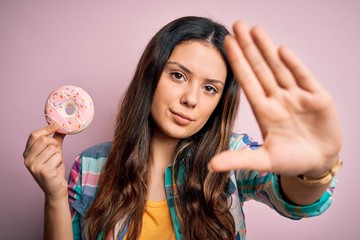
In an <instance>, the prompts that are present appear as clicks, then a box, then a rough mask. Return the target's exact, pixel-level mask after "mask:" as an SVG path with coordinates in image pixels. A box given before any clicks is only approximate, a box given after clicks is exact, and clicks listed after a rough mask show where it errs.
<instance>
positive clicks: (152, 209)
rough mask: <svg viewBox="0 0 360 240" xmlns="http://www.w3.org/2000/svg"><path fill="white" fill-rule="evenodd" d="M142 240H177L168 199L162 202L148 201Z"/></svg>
mask: <svg viewBox="0 0 360 240" xmlns="http://www.w3.org/2000/svg"><path fill="white" fill-rule="evenodd" d="M140 239H141V240H148V239H149V240H150V239H164V240H167V239H169V240H170V239H171V240H173V239H175V232H174V227H173V224H172V221H171V215H170V210H169V206H168V204H167V199H165V200H163V201H161V202H154V201H149V200H148V201H147V203H146V208H145V213H144V216H143V225H142V230H141V234H140Z"/></svg>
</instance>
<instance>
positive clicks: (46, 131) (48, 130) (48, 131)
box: [23, 123, 59, 158]
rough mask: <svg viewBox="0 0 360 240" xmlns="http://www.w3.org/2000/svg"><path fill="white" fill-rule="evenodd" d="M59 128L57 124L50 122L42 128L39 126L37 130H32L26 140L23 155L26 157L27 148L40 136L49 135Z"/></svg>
mask: <svg viewBox="0 0 360 240" xmlns="http://www.w3.org/2000/svg"><path fill="white" fill-rule="evenodd" d="M58 128H59V125H58V124H57V123H52V124H50V125H47V126H46V127H44V128H41V129H39V130H36V131H33V132H32V133H31V134H30V136H29V138H28V140H27V142H26V146H25V150H24V153H23V157H24V158H26V156H27V155H28V152H29V150H30V149H31V147H32V145H33V144H34V143H35V142H36V141H37V140H38V139H39V138H40V137H42V136H49V135H51V134H53V133H55V132H56V130H57V129H58Z"/></svg>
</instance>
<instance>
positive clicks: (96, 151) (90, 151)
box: [80, 142, 112, 158]
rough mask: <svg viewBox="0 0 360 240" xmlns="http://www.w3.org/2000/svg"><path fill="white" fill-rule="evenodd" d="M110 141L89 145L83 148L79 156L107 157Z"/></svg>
mask: <svg viewBox="0 0 360 240" xmlns="http://www.w3.org/2000/svg"><path fill="white" fill-rule="evenodd" d="M111 145H112V143H111V142H104V143H98V144H96V145H94V146H91V147H89V148H87V149H85V150H84V151H83V152H82V153H81V154H80V156H81V157H91V158H102V157H107V156H108V155H109V153H110V149H111Z"/></svg>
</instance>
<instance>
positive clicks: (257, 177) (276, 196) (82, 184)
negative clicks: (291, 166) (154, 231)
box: [69, 134, 336, 240]
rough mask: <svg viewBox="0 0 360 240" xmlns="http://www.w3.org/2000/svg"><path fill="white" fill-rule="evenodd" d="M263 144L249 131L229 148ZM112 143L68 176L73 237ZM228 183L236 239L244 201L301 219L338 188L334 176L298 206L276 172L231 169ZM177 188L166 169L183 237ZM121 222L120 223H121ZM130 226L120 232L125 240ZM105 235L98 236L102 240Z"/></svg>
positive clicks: (78, 235) (240, 235)
mask: <svg viewBox="0 0 360 240" xmlns="http://www.w3.org/2000/svg"><path fill="white" fill-rule="evenodd" d="M259 147H260V145H259V144H258V143H257V142H254V141H252V140H251V139H250V138H249V136H248V135H246V134H233V135H232V137H231V140H230V146H229V149H231V150H241V149H249V148H250V149H257V148H259ZM110 148H111V143H110V142H108V143H102V144H98V145H95V146H93V147H91V148H89V149H87V150H85V151H84V152H83V153H82V154H80V155H79V156H78V157H77V158H76V160H75V163H74V165H73V167H72V169H71V172H70V177H69V202H70V211H71V216H72V225H73V233H74V239H82V238H83V236H82V233H83V231H82V227H83V224H82V220H83V216H84V214H85V213H86V211H87V209H88V208H89V207H90V205H91V204H92V202H93V200H94V198H95V195H96V192H97V181H98V178H99V175H100V172H101V169H102V167H103V165H104V163H105V161H106V159H107V156H108V153H109V151H110ZM183 176H184V168H183V167H180V169H179V183H180V186H179V187H181V184H182V182H183ZM230 179H231V181H230V186H229V189H228V191H229V195H230V196H231V198H229V201H228V202H229V205H230V212H231V214H232V215H233V218H234V221H235V230H236V233H235V234H236V239H241V240H244V239H245V234H246V226H245V221H244V211H243V203H244V202H245V201H248V200H251V199H253V200H256V201H259V202H262V203H264V204H266V205H268V206H269V207H271V208H273V209H274V210H276V211H277V212H278V213H279V214H281V215H283V216H285V217H288V218H291V219H301V218H303V217H313V216H317V215H320V214H321V213H323V212H324V211H325V210H326V209H327V208H328V207H329V206H330V204H331V201H332V192H333V190H334V187H335V182H336V180H335V179H334V180H333V182H332V184H331V186H330V187H329V189H328V190H327V191H326V192H325V193H324V194H323V196H322V197H321V198H320V199H319V200H318V201H317V202H315V203H313V204H311V205H307V206H296V205H293V204H291V203H289V202H286V201H284V200H283V199H282V197H281V194H280V186H279V178H278V175H276V174H273V173H260V172H256V171H236V172H235V171H231V172H230ZM175 190H176V188H175V186H173V183H172V168H171V166H168V167H167V169H166V170H165V191H166V196H167V200H168V204H169V208H170V214H171V218H172V222H173V226H174V231H175V235H176V239H182V235H181V229H180V222H179V219H178V216H177V214H176V211H175V207H174V200H173V197H172V193H173V191H175ZM120 224H121V222H120V223H119V224H118V226H119V225H120ZM126 231H127V229H126V228H125V230H124V232H122V233H121V234H120V239H123V237H124V236H125V233H126ZM101 238H102V235H100V236H99V238H98V239H101Z"/></svg>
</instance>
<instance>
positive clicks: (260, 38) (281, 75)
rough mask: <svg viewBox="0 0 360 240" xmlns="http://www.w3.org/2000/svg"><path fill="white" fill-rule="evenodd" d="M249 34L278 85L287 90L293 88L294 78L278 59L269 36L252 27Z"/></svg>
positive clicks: (275, 48) (258, 28)
mask: <svg viewBox="0 0 360 240" xmlns="http://www.w3.org/2000/svg"><path fill="white" fill-rule="evenodd" d="M250 34H251V36H252V37H253V39H254V42H255V44H256V45H257V46H258V48H259V50H260V52H261V54H262V56H263V57H264V59H265V61H266V62H267V64H268V65H269V67H270V69H271V71H272V73H273V74H274V76H275V80H276V81H277V83H278V85H279V86H281V87H283V88H287V89H288V88H291V87H295V86H296V82H295V79H294V76H293V75H292V74H291V72H290V71H289V69H288V68H287V67H286V65H285V64H284V63H283V62H282V60H281V59H280V56H279V53H278V49H277V47H276V46H275V44H274V43H273V42H272V40H271V38H270V37H269V35H267V34H266V32H265V31H264V30H263V29H262V28H261V27H254V28H253V29H252V30H251V32H250Z"/></svg>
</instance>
